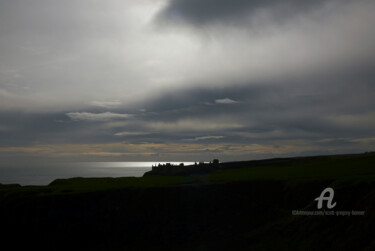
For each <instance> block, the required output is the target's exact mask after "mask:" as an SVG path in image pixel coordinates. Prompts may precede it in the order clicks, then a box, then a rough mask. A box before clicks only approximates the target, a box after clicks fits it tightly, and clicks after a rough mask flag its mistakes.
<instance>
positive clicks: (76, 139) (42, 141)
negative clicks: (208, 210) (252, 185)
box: [0, 0, 375, 162]
mask: <svg viewBox="0 0 375 251" xmlns="http://www.w3.org/2000/svg"><path fill="white" fill-rule="evenodd" d="M374 13H375V2H374V1H372V0H356V1H354V0H353V1H350V0H315V1H313V0H304V1H303V0H284V1H276V0H137V1H135V0H107V1H102V0H80V1H75V0H64V1H61V0H33V1H30V0H0V162H12V161H31V160H35V161H40V160H50V159H53V160H55V159H58V160H64V161H65V160H66V161H77V160H83V161H86V160H90V161H92V160H95V161H96V160H98V161H101V160H113V161H120V160H121V161H134V160H138V161H149V160H151V161H199V160H205V161H208V160H210V159H212V158H219V159H220V160H223V161H225V160H246V159H259V158H268V157H276V156H296V155H314V154H333V153H352V152H364V151H373V150H374V149H375V129H374V128H375V99H374V96H375V82H374V81H375V71H374V67H375V29H374V27H375V15H374Z"/></svg>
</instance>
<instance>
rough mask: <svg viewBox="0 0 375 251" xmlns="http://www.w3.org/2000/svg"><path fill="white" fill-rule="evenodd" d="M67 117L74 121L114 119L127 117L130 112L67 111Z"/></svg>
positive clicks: (129, 115)
mask: <svg viewBox="0 0 375 251" xmlns="http://www.w3.org/2000/svg"><path fill="white" fill-rule="evenodd" d="M66 115H67V116H68V117H69V118H71V119H72V120H75V121H80V120H86V121H108V120H114V119H128V118H130V117H132V116H133V115H132V114H121V113H112V112H103V113H91V112H69V113H67V114H66Z"/></svg>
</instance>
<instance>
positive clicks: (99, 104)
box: [91, 100, 122, 108]
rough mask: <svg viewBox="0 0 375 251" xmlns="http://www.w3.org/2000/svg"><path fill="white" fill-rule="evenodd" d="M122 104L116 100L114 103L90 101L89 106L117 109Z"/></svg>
mask: <svg viewBox="0 0 375 251" xmlns="http://www.w3.org/2000/svg"><path fill="white" fill-rule="evenodd" d="M121 104H122V103H121V102H120V101H118V100H115V101H92V102H91V105H93V106H97V107H103V108H117V107H119V106H120V105H121Z"/></svg>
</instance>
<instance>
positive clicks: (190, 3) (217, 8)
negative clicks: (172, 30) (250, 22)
mask: <svg viewBox="0 0 375 251" xmlns="http://www.w3.org/2000/svg"><path fill="white" fill-rule="evenodd" d="M324 2H327V1H325V0H315V1H313V0H284V1H278V0H205V1H200V0H169V1H168V4H167V6H166V7H165V9H163V10H162V11H161V13H160V16H159V18H161V19H164V20H168V21H177V22H178V21H185V22H188V23H191V24H193V25H205V24H210V23H217V22H218V23H235V24H237V23H238V21H239V20H241V19H243V18H249V17H250V18H251V17H252V15H254V14H255V13H257V12H258V11H264V10H267V11H269V10H272V14H273V17H274V18H275V19H283V18H285V17H288V16H290V15H291V14H296V13H304V12H306V11H311V10H314V9H316V8H317V6H319V5H320V4H322V3H324Z"/></svg>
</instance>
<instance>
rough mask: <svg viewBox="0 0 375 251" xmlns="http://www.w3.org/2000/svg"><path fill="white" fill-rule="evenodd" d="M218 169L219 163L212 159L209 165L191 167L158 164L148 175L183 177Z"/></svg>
mask: <svg viewBox="0 0 375 251" xmlns="http://www.w3.org/2000/svg"><path fill="white" fill-rule="evenodd" d="M217 168H220V162H219V160H218V159H214V160H212V161H210V162H209V163H205V162H198V163H197V162H195V163H194V164H193V165H186V166H185V165H184V163H180V164H178V165H174V164H172V163H166V164H160V163H159V164H158V165H153V166H152V171H151V172H150V174H155V175H174V174H176V175H177V174H178V175H184V174H194V173H206V172H210V171H213V170H215V169H217Z"/></svg>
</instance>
